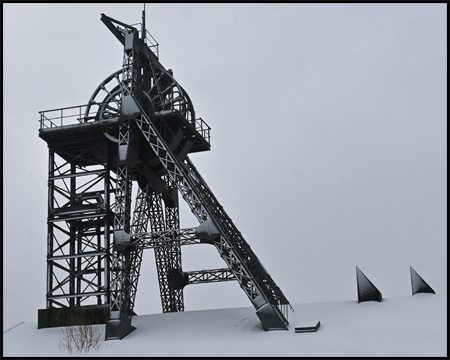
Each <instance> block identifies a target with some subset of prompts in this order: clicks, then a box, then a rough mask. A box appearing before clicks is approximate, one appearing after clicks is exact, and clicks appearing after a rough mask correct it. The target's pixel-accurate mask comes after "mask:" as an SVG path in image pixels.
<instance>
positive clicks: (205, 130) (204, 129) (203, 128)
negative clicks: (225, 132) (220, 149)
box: [195, 118, 211, 144]
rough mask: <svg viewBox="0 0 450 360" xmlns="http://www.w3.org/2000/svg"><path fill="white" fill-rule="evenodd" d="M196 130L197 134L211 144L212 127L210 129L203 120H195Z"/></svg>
mask: <svg viewBox="0 0 450 360" xmlns="http://www.w3.org/2000/svg"><path fill="white" fill-rule="evenodd" d="M195 130H197V132H198V133H199V134H200V135H201V136H202V138H203V139H205V140H206V141H207V143H208V144H211V142H210V140H211V127H209V126H208V124H207V123H205V122H204V121H203V119H202V118H198V119H195Z"/></svg>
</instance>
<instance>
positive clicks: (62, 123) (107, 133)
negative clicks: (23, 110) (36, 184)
mask: <svg viewBox="0 0 450 360" xmlns="http://www.w3.org/2000/svg"><path fill="white" fill-rule="evenodd" d="M87 109H89V106H88V105H78V106H72V107H66V108H60V109H53V110H46V111H40V112H39V113H40V115H41V118H40V120H39V123H40V125H39V137H41V138H42V139H43V140H45V141H46V142H47V144H48V145H49V147H50V148H52V149H53V150H54V151H55V152H56V153H58V154H59V155H60V156H62V157H63V158H64V159H66V160H67V161H69V162H75V163H77V164H79V165H94V164H98V163H99V162H101V159H102V158H103V155H102V154H103V150H104V149H103V146H104V145H103V144H104V143H105V140H106V139H109V140H112V141H114V140H115V139H114V134H116V133H117V131H118V129H119V126H120V123H121V122H122V120H121V119H120V116H117V117H110V118H108V119H103V120H96V119H97V114H96V113H87V112H86V110H87ZM150 119H151V120H152V121H154V122H155V123H157V124H159V125H161V124H162V123H164V125H165V126H164V127H165V128H166V129H169V132H170V133H172V134H176V133H177V131H178V130H179V129H182V133H183V136H182V137H181V138H180V139H179V141H180V142H181V141H182V140H183V139H189V140H190V141H192V147H191V148H190V150H189V153H193V152H199V151H207V150H210V148H211V145H210V136H211V134H210V131H211V128H210V127H209V126H208V125H207V124H206V123H205V122H204V121H203V119H201V118H199V119H195V120H194V121H188V120H186V119H185V118H184V117H183V116H182V114H181V113H180V112H178V111H162V112H158V113H155V114H154V115H152V116H151V117H150ZM161 135H162V136H164V135H163V134H161Z"/></svg>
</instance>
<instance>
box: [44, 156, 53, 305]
mask: <svg viewBox="0 0 450 360" xmlns="http://www.w3.org/2000/svg"><path fill="white" fill-rule="evenodd" d="M54 175H55V152H54V151H53V150H52V149H50V148H49V149H48V183H47V184H48V212H47V216H48V217H47V257H49V256H52V254H53V236H54V235H53V222H51V221H50V218H51V216H52V214H53V206H54V205H53V199H54V195H55V180H53V177H54ZM52 289H53V262H52V261H49V260H47V296H46V298H47V309H50V308H51V307H53V302H52V300H50V299H49V298H48V295H49V294H50V293H51V291H52Z"/></svg>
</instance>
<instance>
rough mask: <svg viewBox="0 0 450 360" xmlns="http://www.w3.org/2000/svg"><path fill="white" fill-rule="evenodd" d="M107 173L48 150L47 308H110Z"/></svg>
mask: <svg viewBox="0 0 450 360" xmlns="http://www.w3.org/2000/svg"><path fill="white" fill-rule="evenodd" d="M110 190H111V184H110V181H109V170H108V169H107V168H106V167H102V166H91V167H80V166H77V165H75V164H73V163H72V164H71V163H69V162H67V161H65V160H64V159H62V158H60V157H59V156H58V155H57V154H55V152H54V151H53V150H52V149H49V174H48V222H47V223H48V239H47V295H46V299H47V308H54V307H74V306H81V305H94V304H95V305H100V304H105V303H108V302H109V271H108V267H109V257H108V252H109V244H110V231H111V225H110V224H109V216H108V215H109V213H110V204H109V202H110V195H109V194H110Z"/></svg>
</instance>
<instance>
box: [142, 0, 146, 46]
mask: <svg viewBox="0 0 450 360" xmlns="http://www.w3.org/2000/svg"><path fill="white" fill-rule="evenodd" d="M142 38H143V39H145V38H146V36H145V3H144V11H142Z"/></svg>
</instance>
